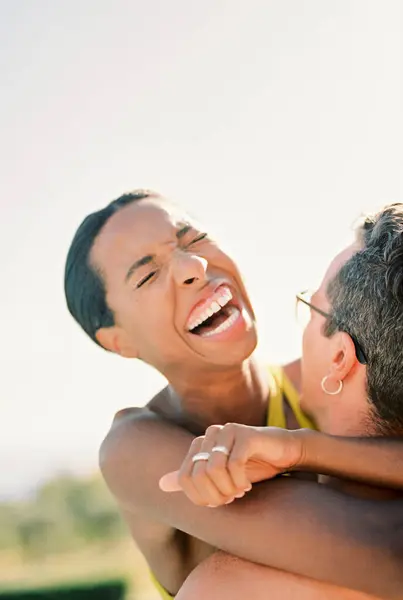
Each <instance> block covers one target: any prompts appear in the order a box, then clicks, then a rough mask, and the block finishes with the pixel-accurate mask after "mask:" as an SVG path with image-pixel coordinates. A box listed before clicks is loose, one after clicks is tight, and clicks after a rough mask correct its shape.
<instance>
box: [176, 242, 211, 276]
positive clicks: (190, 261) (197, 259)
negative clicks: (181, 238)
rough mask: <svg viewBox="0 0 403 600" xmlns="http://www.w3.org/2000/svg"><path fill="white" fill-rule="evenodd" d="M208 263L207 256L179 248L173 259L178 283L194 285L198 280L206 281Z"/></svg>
mask: <svg viewBox="0 0 403 600" xmlns="http://www.w3.org/2000/svg"><path fill="white" fill-rule="evenodd" d="M207 265H208V263H207V260H206V259H205V258H203V257H201V256H197V255H196V254H188V253H187V252H183V251H182V250H177V251H176V253H175V256H174V258H173V261H172V271H173V276H174V279H175V281H176V283H177V284H178V285H192V284H193V283H195V282H196V281H199V282H200V281H205V279H206V277H207Z"/></svg>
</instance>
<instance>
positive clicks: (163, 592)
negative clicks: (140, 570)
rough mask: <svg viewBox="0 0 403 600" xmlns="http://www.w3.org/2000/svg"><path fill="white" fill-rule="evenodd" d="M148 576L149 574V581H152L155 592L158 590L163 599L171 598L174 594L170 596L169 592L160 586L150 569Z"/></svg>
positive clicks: (171, 599) (170, 599)
mask: <svg viewBox="0 0 403 600" xmlns="http://www.w3.org/2000/svg"><path fill="white" fill-rule="evenodd" d="M150 576H151V581H152V582H153V584H154V586H155V587H156V589H157V592H159V594H160V595H161V598H163V600H173V599H174V596H171V594H169V593H168V592H167V591H166V589H165V588H163V587H162V585H161V584H160V582H159V581H158V579H157V578H156V577H155V575H154V573H153V572H152V571H150Z"/></svg>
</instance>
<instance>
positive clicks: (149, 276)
mask: <svg viewBox="0 0 403 600" xmlns="http://www.w3.org/2000/svg"><path fill="white" fill-rule="evenodd" d="M156 273H157V271H151V273H149V274H148V275H147V276H146V277H144V278H143V279H142V280H141V281H139V282H138V283H137V284H136V288H139V287H141V286H142V285H144V284H145V283H147V281H149V280H150V279H152V278H153V277H154V275H155V274H156Z"/></svg>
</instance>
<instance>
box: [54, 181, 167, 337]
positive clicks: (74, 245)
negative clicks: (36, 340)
mask: <svg viewBox="0 0 403 600" xmlns="http://www.w3.org/2000/svg"><path fill="white" fill-rule="evenodd" d="M152 197H154V198H159V197H160V195H159V194H157V193H156V192H153V191H151V190H134V191H132V192H128V193H126V194H123V195H122V196H119V198H116V200H113V201H112V202H110V203H109V204H108V205H107V206H105V208H102V209H101V210H98V211H97V212H94V213H92V214H90V215H88V216H87V217H86V218H85V219H84V221H83V222H82V223H81V225H80V226H79V228H78V229H77V231H76V234H75V236H74V238H73V241H72V242H71V245H70V248H69V251H68V254H67V259H66V266H65V271H64V292H65V296H66V302H67V307H68V309H69V311H70V313H71V315H72V316H73V317H74V319H75V320H76V321H77V323H78V324H79V325H80V326H81V327H82V328H83V329H84V331H85V332H86V333H87V334H88V335H89V336H90V338H91V339H92V340H93V341H94V342H96V343H97V344H98V345H100V344H99V343H98V340H97V339H96V336H95V334H96V332H97V331H98V329H100V328H101V327H112V325H114V323H115V317H114V314H113V312H112V310H111V309H110V308H109V306H108V304H107V301H106V293H105V292H106V291H105V283H104V280H103V278H102V274H101V273H100V272H99V271H98V270H97V269H95V268H94V267H93V266H92V265H91V262H90V254H91V250H92V247H93V245H94V242H95V240H96V238H97V236H98V235H99V233H100V232H101V230H102V228H103V227H104V226H105V224H106V223H107V221H108V220H109V218H110V217H111V216H112V215H113V214H115V213H116V212H118V211H119V210H120V209H121V208H123V207H125V206H127V205H128V204H131V203H132V202H136V201H138V200H144V199H145V198H152Z"/></svg>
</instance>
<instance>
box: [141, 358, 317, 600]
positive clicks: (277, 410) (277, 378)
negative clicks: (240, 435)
mask: <svg viewBox="0 0 403 600" xmlns="http://www.w3.org/2000/svg"><path fill="white" fill-rule="evenodd" d="M269 374H270V380H269V385H270V402H269V410H268V411H267V426H268V427H281V428H282V429H285V428H286V425H287V423H286V416H285V413H284V397H285V398H286V399H287V402H288V404H289V405H290V407H291V410H292V411H293V413H294V416H295V418H296V420H297V422H298V424H299V426H300V427H301V428H303V429H315V426H314V424H313V422H312V421H311V420H310V419H308V417H307V416H306V415H304V413H303V412H302V410H301V408H300V405H299V395H298V392H297V390H296V389H295V387H294V386H293V384H292V383H291V381H290V380H289V378H288V377H287V375H286V373H285V371H284V369H283V368H282V367H275V366H270V367H269ZM151 580H152V582H153V583H154V585H155V587H156V588H157V590H158V592H159V593H160V595H161V597H162V598H163V600H173V598H174V597H173V596H171V595H170V594H169V593H168V592H167V591H166V590H165V589H164V588H163V587H162V585H161V584H160V583H159V581H157V579H156V578H155V576H154V574H153V573H151Z"/></svg>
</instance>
